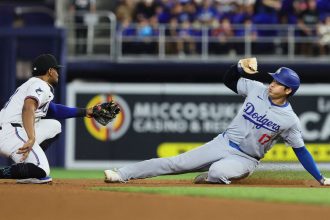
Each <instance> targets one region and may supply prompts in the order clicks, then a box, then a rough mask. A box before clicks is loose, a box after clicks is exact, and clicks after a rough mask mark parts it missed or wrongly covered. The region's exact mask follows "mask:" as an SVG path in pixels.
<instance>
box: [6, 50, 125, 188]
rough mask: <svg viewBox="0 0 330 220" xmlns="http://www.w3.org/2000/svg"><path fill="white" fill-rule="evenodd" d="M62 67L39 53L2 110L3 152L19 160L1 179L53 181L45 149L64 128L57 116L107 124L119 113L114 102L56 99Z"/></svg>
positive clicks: (20, 181)
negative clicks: (73, 104) (70, 103)
mask: <svg viewBox="0 0 330 220" xmlns="http://www.w3.org/2000/svg"><path fill="white" fill-rule="evenodd" d="M60 68H61V66H60V65H58V64H57V61H56V59H55V57H54V56H52V55H50V54H43V55H40V56H38V57H37V58H36V59H35V60H34V62H33V65H32V75H33V77H32V78H30V79H29V80H28V81H27V82H25V83H24V84H22V85H21V86H20V87H19V88H17V90H16V91H15V93H14V94H13V95H12V96H11V97H10V99H9V100H8V102H7V103H6V104H5V106H4V107H3V109H2V110H1V112H0V154H2V155H5V156H6V157H9V158H11V159H12V160H13V161H14V162H15V164H13V165H11V166H8V167H5V168H2V169H0V179H18V180H17V182H18V183H47V182H51V181H52V178H51V177H49V176H48V175H49V173H50V169H49V164H48V160H47V158H46V155H45V153H44V150H45V149H46V148H47V147H48V146H49V145H50V144H51V143H52V142H53V141H54V140H55V138H56V137H57V136H58V134H59V133H60V132H61V124H60V122H58V121H57V120H54V119H66V118H73V117H85V116H88V117H93V118H94V119H95V120H97V121H99V122H101V123H103V124H104V125H105V124H107V123H108V122H109V121H111V120H112V119H113V118H114V117H115V116H116V114H118V113H119V108H118V106H117V105H115V104H113V102H110V103H103V104H100V105H96V106H94V107H92V108H89V109H84V108H70V107H67V106H64V105H60V104H55V103H54V102H52V100H53V98H54V86H56V85H57V83H58V77H59V69H60ZM110 113H111V114H110ZM45 117H47V118H54V119H45Z"/></svg>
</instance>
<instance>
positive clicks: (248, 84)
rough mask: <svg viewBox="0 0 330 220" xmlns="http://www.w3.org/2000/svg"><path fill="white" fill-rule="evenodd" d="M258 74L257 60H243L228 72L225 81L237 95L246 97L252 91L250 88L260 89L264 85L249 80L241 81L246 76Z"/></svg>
mask: <svg viewBox="0 0 330 220" xmlns="http://www.w3.org/2000/svg"><path fill="white" fill-rule="evenodd" d="M257 72H258V71H257V59H256V58H247V59H241V60H239V61H238V63H237V64H235V65H232V66H231V67H230V68H229V69H228V70H227V71H226V73H225V75H224V78H223V81H224V84H225V85H226V86H227V87H228V88H229V89H231V90H232V91H234V92H235V93H237V94H240V95H244V96H246V95H247V94H248V92H249V90H250V89H249V88H255V87H259V86H260V85H262V84H261V83H260V82H256V81H252V80H248V79H244V80H240V79H241V77H242V76H243V75H244V74H255V73H257Z"/></svg>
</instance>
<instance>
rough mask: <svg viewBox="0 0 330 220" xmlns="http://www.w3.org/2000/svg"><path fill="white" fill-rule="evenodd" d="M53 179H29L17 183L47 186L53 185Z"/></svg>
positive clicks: (19, 180) (47, 177)
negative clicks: (47, 184) (48, 184)
mask: <svg viewBox="0 0 330 220" xmlns="http://www.w3.org/2000/svg"><path fill="white" fill-rule="evenodd" d="M52 182H53V179H52V177H50V176H46V177H43V178H27V179H18V180H16V183H18V184H46V183H52Z"/></svg>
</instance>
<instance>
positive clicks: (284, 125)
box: [225, 78, 304, 158]
mask: <svg viewBox="0 0 330 220" xmlns="http://www.w3.org/2000/svg"><path fill="white" fill-rule="evenodd" d="M237 91H238V94H240V95H243V96H244V97H246V98H245V101H244V104H243V106H242V108H241V109H240V111H239V112H238V114H237V115H236V117H235V118H234V119H233V121H232V122H231V124H230V125H229V127H228V128H227V130H226V132H225V135H226V136H227V137H228V139H229V140H231V141H232V142H234V143H236V144H237V145H239V147H240V148H241V150H242V151H244V152H245V153H247V154H248V155H250V156H253V157H257V158H263V157H264V154H265V153H266V152H267V151H268V150H269V149H270V148H271V147H272V146H273V145H274V144H275V143H276V142H277V140H278V139H279V138H283V140H284V141H285V142H286V143H287V144H288V145H290V146H292V147H294V148H299V147H303V146H304V140H303V138H302V132H301V126H300V122H299V119H298V117H297V115H296V114H295V113H294V111H293V110H292V108H291V105H290V103H289V102H287V103H286V104H284V105H283V106H278V105H275V104H273V103H272V102H271V101H270V99H269V97H268V89H267V87H266V86H265V85H263V84H262V83H260V82H257V81H252V80H249V79H245V78H240V79H239V80H238V83H237Z"/></svg>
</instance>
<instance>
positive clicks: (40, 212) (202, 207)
mask: <svg viewBox="0 0 330 220" xmlns="http://www.w3.org/2000/svg"><path fill="white" fill-rule="evenodd" d="M240 185H241V186H247V185H248V186H259V187H260V186H263V187H272V186H276V187H281V186H283V187H318V184H317V183H316V182H315V181H283V180H257V179H247V180H244V181H241V182H238V183H235V184H233V185H230V186H224V185H218V184H216V185H195V184H192V183H191V182H190V181H187V180H182V181H177V180H175V181H174V180H173V181H169V180H150V179H148V180H135V181H130V182H129V183H126V184H106V183H103V182H102V180H95V179H93V180H86V179H74V180H68V179H55V180H54V182H53V183H52V184H47V185H19V184H16V183H15V181H12V180H1V181H0V206H1V208H0V210H1V215H0V216H1V217H0V219H1V220H2V219H3V220H12V219H13V220H19V219H24V220H30V219H31V220H32V219H43V220H75V219H79V220H87V219H88V220H94V219H102V220H104V219H118V220H123V219H124V220H126V219H132V220H135V219H137V220H139V219H144V220H147V219H153V220H163V219H164V220H165V219H170V220H176V219H180V220H185V219H188V220H195V219H196V220H203V219H225V220H230V219H244V220H250V219H251V220H256V219H267V220H273V219H276V220H279V219H280V220H285V219H290V220H293V219H318V220H322V219H328V217H329V216H330V207H329V206H317V205H303V204H285V203H273V202H261V201H260V202H258V201H248V200H237V199H235V200H234V199H232V200H231V199H219V198H202V197H188V196H165V195H154V194H152V195H151V194H142V193H123V192H108V191H96V190H91V189H90V188H91V187H100V186H107V187H118V186H121V187H123V186H144V187H146V186H182V187H187V186H189V187H192V186H195V187H197V186H198V187H232V186H240Z"/></svg>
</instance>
